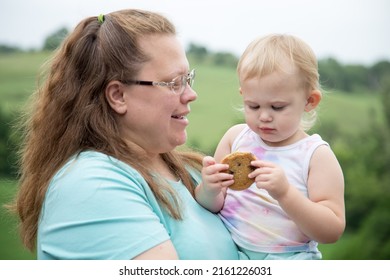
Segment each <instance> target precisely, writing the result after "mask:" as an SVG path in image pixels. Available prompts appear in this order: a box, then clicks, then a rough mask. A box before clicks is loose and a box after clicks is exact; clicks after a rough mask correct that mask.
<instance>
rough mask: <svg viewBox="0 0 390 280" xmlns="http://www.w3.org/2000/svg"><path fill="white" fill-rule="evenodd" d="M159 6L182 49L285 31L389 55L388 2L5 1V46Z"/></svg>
mask: <svg viewBox="0 0 390 280" xmlns="http://www.w3.org/2000/svg"><path fill="white" fill-rule="evenodd" d="M127 8H137V9H146V10H151V11H154V12H159V13H161V14H163V15H165V16H166V17H168V18H169V19H170V20H171V21H172V22H173V23H174V24H175V26H176V28H177V31H178V36H179V39H180V40H181V42H182V44H183V45H184V47H187V46H188V44H189V43H194V44H197V45H200V46H204V47H206V48H207V49H208V50H210V51H213V52H231V53H233V54H234V55H236V56H240V55H241V54H242V52H243V51H244V50H245V48H246V46H247V45H248V44H249V43H250V42H251V41H252V40H254V39H255V38H257V37H259V36H262V35H266V34H269V33H286V34H291V35H295V36H298V37H300V38H301V39H303V40H305V41H306V42H307V43H308V44H309V45H310V46H311V47H312V48H313V50H314V52H315V53H316V55H317V57H318V58H319V59H324V58H328V57H332V58H335V59H337V60H338V61H339V62H341V63H344V64H364V65H372V64H374V63H376V62H378V61H381V60H388V61H390V1H388V0H267V1H264V0H230V1H229V0H64V1H54V0H1V2H0V26H1V28H0V44H6V45H11V46H17V47H21V48H23V49H31V48H36V49H38V48H41V47H42V45H43V42H44V40H45V38H46V37H47V36H49V35H50V34H52V33H53V32H55V31H57V30H59V29H60V28H62V27H66V28H68V30H70V31H71V30H72V29H73V28H74V27H75V26H76V25H77V23H78V22H79V21H81V20H82V19H83V18H85V17H89V16H97V15H99V14H106V13H109V12H112V11H115V10H119V9H127Z"/></svg>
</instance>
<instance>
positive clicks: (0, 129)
mask: <svg viewBox="0 0 390 280" xmlns="http://www.w3.org/2000/svg"><path fill="white" fill-rule="evenodd" d="M13 120H14V117H13V116H12V115H11V114H5V113H4V112H3V110H2V109H1V108H0V158H1V161H0V178H1V177H10V176H11V177H13V176H15V174H16V149H17V147H18V143H19V139H18V138H17V137H16V135H15V134H14V133H13V130H12V122H13Z"/></svg>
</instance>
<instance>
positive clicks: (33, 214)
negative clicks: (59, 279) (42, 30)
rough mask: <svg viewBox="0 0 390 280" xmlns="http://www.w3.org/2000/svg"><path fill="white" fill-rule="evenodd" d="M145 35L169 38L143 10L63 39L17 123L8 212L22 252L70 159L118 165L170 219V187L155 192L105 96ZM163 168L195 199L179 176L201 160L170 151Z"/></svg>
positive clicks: (133, 66) (130, 73) (131, 70)
mask: <svg viewBox="0 0 390 280" xmlns="http://www.w3.org/2000/svg"><path fill="white" fill-rule="evenodd" d="M150 34H168V35H175V34H176V31H175V28H174V26H173V25H172V23H171V22H169V21H168V20H167V19H166V18H165V17H163V16H161V15H159V14H156V13H152V12H147V11H141V10H121V11H117V12H113V13H110V14H107V15H105V16H104V21H103V22H102V21H101V20H100V21H99V20H98V18H97V17H96V16H95V17H89V18H86V19H85V20H83V21H81V22H80V23H79V24H78V25H77V27H76V28H75V30H74V31H73V32H72V33H71V34H70V35H69V36H68V37H67V38H66V39H65V40H64V42H63V44H62V45H61V47H60V48H59V49H58V50H57V52H56V53H55V55H54V57H53V59H52V60H51V63H50V68H49V69H48V71H47V73H46V74H45V75H46V76H45V78H44V82H43V84H42V86H40V87H38V89H37V91H36V92H35V93H34V95H33V99H34V100H33V102H32V106H31V110H30V111H29V113H28V114H27V118H26V119H25V121H24V124H23V132H24V142H23V145H22V148H21V160H20V181H19V183H20V186H19V192H18V194H17V197H16V202H15V205H14V209H15V210H16V211H17V212H18V214H19V217H20V221H21V222H20V233H21V237H22V240H23V243H24V244H25V246H26V247H27V248H29V249H30V250H33V249H34V248H35V243H36V237H37V229H38V219H39V215H40V211H41V207H42V203H43V200H44V196H45V193H46V191H47V188H48V185H49V182H50V180H51V178H52V177H53V175H54V174H55V172H57V171H58V169H59V168H61V166H62V165H63V164H64V163H65V162H66V161H67V160H68V159H69V158H70V157H71V156H72V155H75V154H78V153H80V152H82V151H84V150H94V151H99V152H102V153H105V154H107V155H110V156H113V157H115V158H117V159H120V160H122V161H124V162H126V163H128V164H129V165H131V166H132V167H134V168H135V169H137V170H138V171H139V172H140V174H141V175H142V176H144V178H145V179H146V181H147V182H148V183H149V186H150V188H151V189H152V191H153V192H154V194H155V196H156V198H157V199H158V201H159V202H160V203H161V205H162V206H163V207H164V208H165V209H167V211H168V212H169V213H170V214H171V216H172V217H174V218H175V219H180V218H181V215H180V211H179V210H180V209H179V203H178V201H177V200H176V198H175V193H174V191H173V190H172V189H171V188H170V187H169V186H161V184H158V182H155V181H154V180H153V177H152V176H151V174H150V173H149V171H148V168H147V166H148V165H147V162H145V160H146V158H145V157H144V154H145V151H143V150H142V149H141V148H140V147H138V146H136V145H135V144H134V145H132V144H129V143H128V142H125V141H124V140H123V139H122V138H121V136H120V134H119V129H118V126H117V124H116V122H115V118H114V113H113V110H112V109H111V108H110V106H109V104H108V103H107V101H106V99H105V95H104V90H105V87H106V85H107V84H108V83H109V82H110V81H112V80H121V79H123V78H131V77H134V76H135V75H136V74H137V72H138V71H139V69H140V67H141V66H142V64H143V63H144V62H145V61H147V60H148V57H147V56H145V54H144V53H143V52H142V50H140V49H139V47H138V45H137V39H138V38H140V36H144V35H150ZM163 159H164V160H165V161H166V163H167V165H168V166H169V167H170V168H171V169H172V170H174V172H175V173H176V174H177V175H178V176H179V177H180V178H181V180H182V181H183V183H184V184H185V185H186V186H187V188H188V190H189V191H190V192H191V194H192V195H193V189H194V187H195V186H194V184H195V183H194V182H193V180H192V179H191V177H190V175H189V174H188V172H187V171H186V169H185V166H188V165H189V166H193V167H195V168H197V169H198V170H199V169H200V163H201V155H200V154H198V153H194V152H183V151H181V152H179V151H177V150H174V151H172V152H169V153H166V154H164V155H163Z"/></svg>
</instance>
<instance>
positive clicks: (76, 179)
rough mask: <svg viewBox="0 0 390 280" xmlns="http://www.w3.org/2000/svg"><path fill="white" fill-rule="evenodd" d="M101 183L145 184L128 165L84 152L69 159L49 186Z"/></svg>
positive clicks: (94, 152)
mask: <svg viewBox="0 0 390 280" xmlns="http://www.w3.org/2000/svg"><path fill="white" fill-rule="evenodd" d="M101 182H105V183H109V184H114V183H115V184H119V183H120V182H123V183H125V184H129V183H130V182H132V183H133V184H134V183H135V184H137V185H143V184H145V181H144V179H143V177H142V176H141V174H139V172H137V170H135V169H134V168H132V167H131V166H130V165H128V164H126V163H124V162H122V161H120V160H118V159H116V158H114V157H111V156H109V155H106V154H103V153H100V152H96V151H85V152H81V153H79V154H77V155H74V156H73V157H72V158H70V159H69V160H68V161H67V162H66V164H65V165H64V166H63V167H62V168H61V169H60V170H59V171H58V172H57V173H56V174H55V176H54V177H53V179H52V180H51V185H58V184H60V185H63V184H65V185H66V186H67V187H69V188H71V186H74V187H77V188H79V187H80V186H85V187H87V186H94V185H96V183H99V184H101Z"/></svg>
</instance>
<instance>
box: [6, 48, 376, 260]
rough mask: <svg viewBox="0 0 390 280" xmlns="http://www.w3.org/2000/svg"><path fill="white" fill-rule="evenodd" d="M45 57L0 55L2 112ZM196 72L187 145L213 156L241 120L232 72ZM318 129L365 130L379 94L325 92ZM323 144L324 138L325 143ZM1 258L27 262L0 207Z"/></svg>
mask: <svg viewBox="0 0 390 280" xmlns="http://www.w3.org/2000/svg"><path fill="white" fill-rule="evenodd" d="M48 56H49V54H48V53H31V54H25V53H21V54H13V55H6V56H5V55H0V108H1V109H5V110H6V111H12V110H21V108H22V105H23V104H24V103H25V102H26V100H27V99H28V97H29V95H30V94H31V93H32V92H33V90H34V87H35V85H36V77H37V74H38V71H39V68H40V65H41V64H42V63H43V62H44V61H45V60H46V59H47V58H48ZM192 66H193V67H194V68H196V70H197V77H196V81H195V84H194V89H195V90H196V92H197V93H198V99H197V100H196V101H195V102H194V103H192V104H191V109H192V112H191V114H190V116H189V120H190V125H189V127H188V131H187V132H188V136H189V138H188V145H189V146H193V147H196V148H199V149H200V150H202V151H203V152H206V153H208V154H212V153H213V151H214V149H215V147H216V145H217V143H218V141H219V139H220V138H221V137H222V135H223V134H224V133H225V131H226V129H227V128H228V127H230V126H231V125H232V124H234V123H238V122H242V121H243V118H242V113H240V112H239V111H238V110H236V108H237V107H239V106H240V104H241V97H240V95H239V93H238V80H237V77H236V73H235V69H233V68H223V67H217V66H210V65H202V64H195V63H193V65H192ZM319 116H320V117H319V121H318V124H317V127H319V128H321V126H322V125H325V124H326V125H328V126H329V125H330V126H334V127H335V130H336V128H337V130H338V131H343V134H345V135H348V134H356V133H357V132H359V131H361V130H363V131H364V129H366V128H367V127H368V126H369V125H370V124H371V121H372V119H373V118H377V119H378V120H379V121H382V120H383V116H382V112H381V103H380V99H379V95H378V94H375V93H373V94H368V93H367V94H360V95H356V94H345V93H340V92H328V93H326V94H325V95H324V97H323V101H322V102H321V107H320V111H319ZM325 140H326V139H325ZM15 190H16V183H15V182H14V181H9V180H4V179H3V180H1V179H0V204H4V203H6V202H9V201H10V200H11V199H12V197H13V195H14V193H15ZM0 229H1V231H0V259H32V258H34V257H35V256H34V255H33V254H31V253H29V252H28V251H26V250H25V249H24V248H23V247H22V245H21V242H20V240H19V237H18V234H17V230H16V219H15V217H13V216H11V215H10V214H9V213H7V212H6V211H5V209H4V208H1V209H0ZM347 242H348V236H347V235H346V236H345V237H344V236H343V237H342V239H341V240H340V241H339V242H338V243H337V245H321V246H320V248H321V249H322V251H323V255H324V259H329V258H331V255H332V250H335V249H336V246H337V248H338V249H337V250H340V248H341V247H340V246H342V244H344V243H347Z"/></svg>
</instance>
